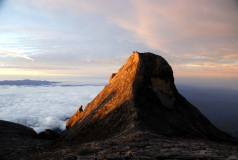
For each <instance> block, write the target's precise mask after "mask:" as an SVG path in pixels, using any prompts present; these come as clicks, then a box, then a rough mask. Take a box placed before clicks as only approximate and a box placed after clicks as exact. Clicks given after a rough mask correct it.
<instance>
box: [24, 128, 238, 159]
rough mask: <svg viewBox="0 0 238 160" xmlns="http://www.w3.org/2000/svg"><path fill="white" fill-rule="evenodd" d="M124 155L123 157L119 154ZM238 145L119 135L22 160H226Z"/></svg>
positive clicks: (51, 149)
mask: <svg viewBox="0 0 238 160" xmlns="http://www.w3.org/2000/svg"><path fill="white" fill-rule="evenodd" d="M120 151H121V153H122V155H121V158H120V155H119V153H120ZM237 151H238V146H237V145H233V144H230V143H224V142H223V143H220V142H219V143H218V142H213V141H209V140H207V139H201V138H198V139H196V138H195V139H191V138H190V139H189V138H186V139H185V138H171V137H166V136H162V135H158V134H156V133H152V132H146V131H145V132H139V131H138V132H133V133H130V134H119V135H117V136H115V137H111V138H108V139H105V140H98V141H90V142H84V143H80V142H77V143H76V142H71V143H65V144H61V145H59V144H57V145H54V146H50V147H49V148H47V149H45V150H44V151H41V152H39V153H35V154H34V155H32V156H30V157H28V158H23V159H22V160H41V159H48V160H92V159H93V158H94V153H95V152H97V153H98V156H97V158H98V160H101V159H102V158H103V157H104V156H106V157H107V159H108V160H119V159H125V158H126V157H127V156H129V154H130V153H131V156H132V157H131V159H134V160H146V159H149V160H157V159H162V160H172V159H180V160H182V159H189V160H191V159H199V160H208V159H214V160H226V159H234V160H235V159H237V158H238V152H237Z"/></svg>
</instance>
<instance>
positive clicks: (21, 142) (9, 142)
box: [0, 120, 50, 160]
mask: <svg viewBox="0 0 238 160" xmlns="http://www.w3.org/2000/svg"><path fill="white" fill-rule="evenodd" d="M49 142H50V141H48V140H40V139H38V135H37V133H36V132H35V131H34V130H33V129H32V128H29V127H26V126H23V125H20V124H16V123H12V122H8V121H3V120H0V159H1V160H12V159H20V157H25V156H29V154H31V153H32V152H35V151H36V150H40V149H42V145H43V144H45V143H49Z"/></svg>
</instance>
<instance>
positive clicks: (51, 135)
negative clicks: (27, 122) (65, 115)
mask: <svg viewBox="0 0 238 160" xmlns="http://www.w3.org/2000/svg"><path fill="white" fill-rule="evenodd" d="M38 136H39V138H41V139H48V140H56V139H58V138H60V136H61V135H60V134H59V133H57V132H55V131H52V130H50V129H46V130H45V131H44V132H40V133H39V134H38Z"/></svg>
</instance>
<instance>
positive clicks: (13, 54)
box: [0, 50, 34, 61]
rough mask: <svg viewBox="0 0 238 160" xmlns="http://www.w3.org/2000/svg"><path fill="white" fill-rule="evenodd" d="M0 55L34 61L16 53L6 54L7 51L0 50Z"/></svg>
mask: <svg viewBox="0 0 238 160" xmlns="http://www.w3.org/2000/svg"><path fill="white" fill-rule="evenodd" d="M0 54H7V55H11V56H16V57H21V58H25V59H28V60H31V61H34V59H32V58H30V57H27V56H24V55H21V54H18V53H13V52H7V51H2V50H0Z"/></svg>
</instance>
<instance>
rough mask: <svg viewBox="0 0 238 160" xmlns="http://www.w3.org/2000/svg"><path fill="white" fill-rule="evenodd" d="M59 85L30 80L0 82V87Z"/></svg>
mask: <svg viewBox="0 0 238 160" xmlns="http://www.w3.org/2000/svg"><path fill="white" fill-rule="evenodd" d="M57 83H59V82H50V81H39V80H29V79H25V80H5V81H0V85H16V86H22V85H29V86H41V85H54V84H57Z"/></svg>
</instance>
